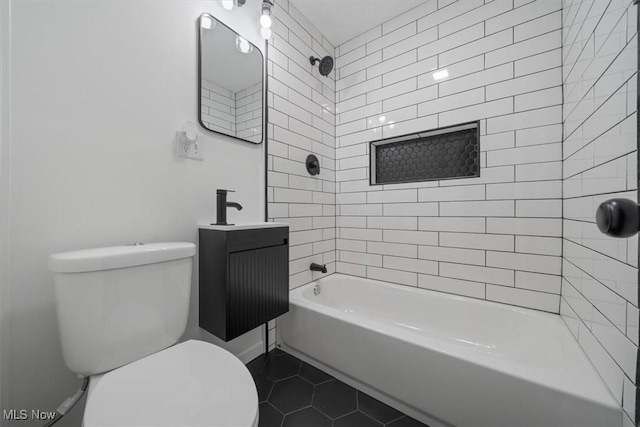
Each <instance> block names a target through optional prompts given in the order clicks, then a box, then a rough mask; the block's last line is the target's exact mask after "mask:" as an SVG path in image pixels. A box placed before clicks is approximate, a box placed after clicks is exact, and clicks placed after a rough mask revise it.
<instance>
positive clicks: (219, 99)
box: [200, 79, 236, 135]
mask: <svg viewBox="0 0 640 427" xmlns="http://www.w3.org/2000/svg"><path fill="white" fill-rule="evenodd" d="M201 87H202V93H201V98H200V111H201V114H202V116H201V120H202V123H203V124H204V125H205V126H206V127H207V128H208V129H220V131H221V132H224V133H226V134H227V135H235V134H236V97H235V93H233V92H231V91H230V90H229V89H225V88H223V87H221V86H219V85H217V84H215V83H213V82H210V81H208V80H204V79H202V81H201Z"/></svg>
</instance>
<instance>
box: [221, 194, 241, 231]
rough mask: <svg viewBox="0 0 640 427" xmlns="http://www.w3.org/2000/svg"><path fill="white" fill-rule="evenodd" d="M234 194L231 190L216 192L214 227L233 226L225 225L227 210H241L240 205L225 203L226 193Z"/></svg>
mask: <svg viewBox="0 0 640 427" xmlns="http://www.w3.org/2000/svg"><path fill="white" fill-rule="evenodd" d="M229 192H231V193H234V191H233V190H220V189H218V190H216V223H215V225H233V224H227V208H228V207H229V208H236V209H238V210H239V211H241V210H242V205H241V204H240V203H236V202H227V193H229Z"/></svg>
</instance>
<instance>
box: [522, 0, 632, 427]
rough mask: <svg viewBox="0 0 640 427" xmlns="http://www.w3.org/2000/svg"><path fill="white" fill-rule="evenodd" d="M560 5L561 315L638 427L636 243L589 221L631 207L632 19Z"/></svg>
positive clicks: (594, 4)
mask: <svg viewBox="0 0 640 427" xmlns="http://www.w3.org/2000/svg"><path fill="white" fill-rule="evenodd" d="M563 3H564V4H563V17H562V22H563V26H562V30H563V31H562V37H563V38H562V40H563V44H562V47H563V50H562V53H563V57H562V61H563V69H562V70H563V76H562V79H563V82H564V101H563V102H564V104H563V121H564V135H563V136H564V144H563V153H564V154H563V156H564V157H563V168H562V171H561V172H562V179H563V181H562V182H563V198H564V200H563V205H564V206H563V208H564V220H563V236H562V237H563V239H562V241H563V261H562V272H563V274H562V298H561V305H560V314H561V315H562V317H563V319H564V320H565V322H566V323H567V325H568V326H569V328H570V329H571V331H572V332H573V334H574V335H575V336H576V338H577V339H578V341H579V342H580V344H581V345H582V347H583V348H584V350H585V352H586V353H587V355H588V356H589V358H590V359H591V361H592V362H593V364H594V365H595V367H596V368H597V369H598V371H599V372H600V375H601V376H602V378H603V379H604V381H605V382H606V384H607V385H608V386H609V388H610V389H611V392H612V393H613V395H614V396H615V398H616V399H617V400H618V402H620V404H621V405H622V406H623V408H624V412H625V414H626V416H627V417H628V418H626V419H625V424H626V425H636V422H635V420H636V416H637V415H638V414H636V413H635V410H636V385H637V384H638V383H637V374H638V373H637V372H636V366H637V354H638V326H637V325H638V240H637V237H633V238H631V239H612V238H609V237H606V236H604V235H603V234H601V233H600V232H599V231H598V229H597V227H596V225H595V223H594V212H595V210H596V208H597V206H598V205H599V204H600V203H601V202H603V201H604V200H607V199H610V198H614V197H622V198H629V199H632V200H637V170H636V167H637V139H636V138H637V136H636V135H637V129H636V114H637V111H636V105H637V97H636V91H637V83H636V72H637V49H638V46H637V43H638V37H637V28H636V23H637V13H638V11H637V10H636V8H637V6H633V5H632V4H631V3H632V2H631V0H612V1H598V0H596V1H584V0H583V1H580V0H564V2H563ZM554 176H555V172H554ZM531 243H532V245H531V246H530V247H533V248H535V247H539V248H543V246H540V245H544V246H546V244H544V243H542V242H531ZM548 243H549V244H551V245H554V246H553V250H557V247H556V246H555V242H553V243H552V242H548ZM547 250H551V247H548V248H547Z"/></svg>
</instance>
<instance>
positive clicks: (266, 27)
mask: <svg viewBox="0 0 640 427" xmlns="http://www.w3.org/2000/svg"><path fill="white" fill-rule="evenodd" d="M272 13H273V1H272V0H262V4H261V5H260V18H259V19H258V22H259V27H258V29H259V31H258V32H259V33H260V36H261V37H262V38H263V39H265V40H269V39H270V38H271V35H272V34H273V30H272V29H271V26H272V25H273V18H272V17H271V14H272Z"/></svg>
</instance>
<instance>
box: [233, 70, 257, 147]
mask: <svg viewBox="0 0 640 427" xmlns="http://www.w3.org/2000/svg"><path fill="white" fill-rule="evenodd" d="M235 99H236V110H235V116H236V136H237V137H238V138H242V139H247V140H249V141H253V142H260V141H261V140H262V121H263V119H262V105H263V101H262V82H260V83H257V84H254V85H253V86H250V87H248V88H246V89H244V90H241V91H239V92H236V93H235Z"/></svg>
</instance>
